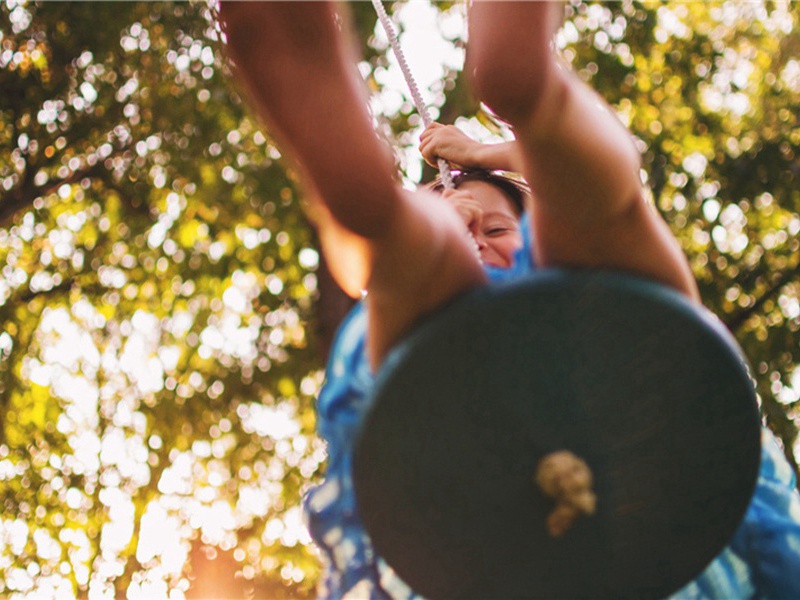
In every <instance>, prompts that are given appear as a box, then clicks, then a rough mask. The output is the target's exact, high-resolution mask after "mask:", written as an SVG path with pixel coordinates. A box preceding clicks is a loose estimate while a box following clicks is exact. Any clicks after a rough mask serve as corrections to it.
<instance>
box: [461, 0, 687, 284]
mask: <svg viewBox="0 0 800 600" xmlns="http://www.w3.org/2000/svg"><path fill="white" fill-rule="evenodd" d="M562 10H563V7H562V6H561V4H560V3H554V2H479V1H476V2H475V3H474V4H473V6H472V9H471V12H470V48H469V52H470V54H468V58H469V72H470V73H472V74H473V83H474V85H475V87H476V90H477V92H478V94H479V95H480V96H481V99H482V100H483V101H484V102H486V103H487V104H488V105H489V106H490V107H491V108H492V110H493V111H494V112H495V113H496V114H498V115H499V116H500V117H501V118H503V119H505V120H506V121H508V122H509V123H511V125H512V127H513V130H514V134H515V136H516V138H517V142H518V143H519V144H520V148H521V151H522V154H523V163H524V166H525V168H524V171H523V174H524V176H525V178H526V179H527V180H528V182H529V183H530V185H531V187H532V189H533V202H532V207H531V217H532V222H533V228H534V239H535V245H536V251H537V257H538V259H539V261H540V262H542V263H543V264H545V265H563V266H579V267H591V268H609V269H618V270H622V271H629V272H632V273H635V274H639V275H643V276H645V277H650V278H652V279H655V280H657V281H660V282H662V283H665V284H667V285H670V286H672V287H674V288H676V289H677V290H679V291H681V292H683V293H684V294H686V295H687V296H689V297H691V298H693V299H697V298H698V292H697V287H696V284H695V282H694V278H693V276H692V273H691V270H690V269H689V265H688V262H687V261H686V258H685V256H684V255H683V253H682V251H681V249H680V248H679V246H678V244H677V241H676V240H675V239H674V237H673V236H672V234H671V232H670V231H669V229H668V228H667V227H666V225H665V224H664V222H663V221H662V220H661V219H660V217H659V215H658V214H657V213H656V212H655V211H654V210H653V209H652V208H651V207H650V206H648V205H647V204H646V203H645V201H644V193H643V189H642V183H641V180H640V176H639V168H640V158H639V153H638V151H637V149H636V147H635V145H634V143H633V139H632V137H631V135H630V134H629V133H628V131H627V130H626V129H625V128H624V127H623V125H622V124H621V123H620V121H619V120H618V119H617V118H616V116H615V115H614V114H613V113H612V112H611V110H610V109H609V107H608V106H607V105H606V103H605V102H604V101H603V100H602V99H601V98H600V96H598V95H597V94H596V93H595V92H594V91H593V90H591V89H590V88H589V87H588V86H586V85H585V84H584V83H583V82H582V81H581V80H580V79H579V78H578V77H576V76H575V75H574V74H573V73H571V72H570V71H569V70H568V69H566V68H565V67H564V66H563V64H562V63H561V62H560V61H559V60H557V59H556V57H555V56H554V55H553V51H552V46H551V39H552V35H553V33H554V30H555V26H556V24H557V23H558V22H559V17H560V15H561V14H562Z"/></svg>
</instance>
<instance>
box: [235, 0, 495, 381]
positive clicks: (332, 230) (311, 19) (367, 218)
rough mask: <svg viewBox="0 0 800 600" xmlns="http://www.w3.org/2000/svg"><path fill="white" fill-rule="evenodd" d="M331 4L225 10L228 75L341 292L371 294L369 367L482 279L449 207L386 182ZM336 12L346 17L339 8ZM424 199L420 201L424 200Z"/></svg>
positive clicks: (385, 155)
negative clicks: (293, 182)
mask: <svg viewBox="0 0 800 600" xmlns="http://www.w3.org/2000/svg"><path fill="white" fill-rule="evenodd" d="M335 8H336V7H335V6H334V4H333V3H332V2H277V1H275V2H223V3H222V6H221V11H220V14H221V20H222V23H223V25H224V27H225V31H226V34H227V39H228V52H229V54H230V56H231V57H232V58H233V59H234V61H235V63H236V65H235V66H236V69H235V71H236V74H237V75H238V78H239V80H240V82H242V83H243V85H244V87H245V89H246V90H247V92H248V93H249V95H250V99H251V101H252V103H253V104H254V105H255V107H256V108H257V109H258V111H259V115H260V116H261V117H262V118H263V119H264V120H265V121H266V122H267V124H268V126H269V130H270V134H271V135H273V136H276V137H277V139H278V141H279V142H280V143H281V148H282V150H283V151H284V153H285V154H286V155H287V156H289V157H291V158H292V159H293V160H294V163H295V164H296V165H297V166H298V170H299V172H300V174H301V175H302V178H303V183H304V184H305V188H306V192H307V194H308V195H309V196H310V197H311V198H312V199H313V201H312V204H313V205H314V212H315V215H314V217H315V220H316V222H317V224H318V227H319V230H320V239H321V240H322V244H323V251H324V252H325V253H326V256H327V258H328V260H329V264H330V265H331V269H332V272H333V273H334V274H335V276H336V277H337V279H338V281H339V283H340V285H342V287H343V288H345V289H347V290H348V291H349V292H350V293H358V292H359V291H360V290H361V289H364V288H366V289H367V291H368V292H369V300H368V315H369V335H368V338H367V346H368V350H369V355H370V360H371V363H372V365H373V366H377V365H379V364H380V362H381V360H382V358H383V356H384V355H385V353H386V352H387V351H388V349H389V348H390V347H391V346H392V345H393V344H394V343H395V342H396V341H397V340H398V338H399V337H400V336H401V335H403V334H404V333H405V332H406V331H407V330H408V329H409V328H410V327H411V326H412V325H413V324H414V323H415V322H416V321H417V320H418V319H420V318H421V317H422V316H423V315H425V314H428V313H430V312H432V311H435V310H436V309H437V308H438V307H439V306H441V305H443V304H444V303H446V302H448V301H450V300H451V299H452V298H453V297H454V296H456V295H457V294H460V293H462V292H464V291H466V290H467V289H469V288H471V287H475V286H477V285H480V284H482V283H483V281H484V275H483V272H482V271H481V267H480V263H479V261H478V260H477V258H476V257H475V256H474V253H473V251H472V248H471V247H470V245H469V243H468V239H467V236H466V235H465V231H464V225H463V224H462V223H461V220H460V219H459V217H458V215H457V214H456V212H455V211H454V210H453V208H452V207H450V206H447V205H445V204H444V203H436V202H435V201H432V200H431V199H430V198H429V197H428V196H427V195H422V194H411V193H408V192H404V191H403V190H401V189H400V187H399V186H398V185H397V184H396V183H395V180H394V177H393V168H394V166H393V161H392V159H391V155H390V153H389V152H388V149H387V148H386V147H385V145H384V144H383V143H382V142H381V141H379V139H378V137H377V136H376V135H375V131H374V129H373V126H372V120H371V117H370V115H369V113H368V111H367V109H366V94H365V92H364V85H363V81H362V80H361V78H360V76H359V75H358V71H357V69H356V65H355V59H356V57H355V56H354V52H353V46H352V44H351V40H350V39H348V38H347V35H348V34H349V33H350V31H349V29H348V28H347V25H348V21H347V18H346V17H347V14H346V13H345V14H344V15H341V14H338V15H337V12H336V10H335ZM339 8H341V9H343V10H345V11H346V9H347V7H346V6H340V7H339ZM422 196H424V197H422Z"/></svg>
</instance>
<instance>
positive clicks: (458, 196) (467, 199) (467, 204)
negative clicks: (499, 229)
mask: <svg viewBox="0 0 800 600" xmlns="http://www.w3.org/2000/svg"><path fill="white" fill-rule="evenodd" d="M442 198H444V199H445V200H446V201H447V202H448V203H449V204H450V205H452V206H453V207H455V209H456V212H457V213H458V216H459V217H461V220H462V221H464V225H466V227H467V229H469V230H472V229H473V228H474V227H475V224H476V223H477V222H479V221H480V220H481V218H482V217H483V207H482V206H481V204H480V202H478V201H477V200H476V199H475V196H473V195H472V194H471V193H470V192H467V191H464V190H449V189H446V190H443V191H442Z"/></svg>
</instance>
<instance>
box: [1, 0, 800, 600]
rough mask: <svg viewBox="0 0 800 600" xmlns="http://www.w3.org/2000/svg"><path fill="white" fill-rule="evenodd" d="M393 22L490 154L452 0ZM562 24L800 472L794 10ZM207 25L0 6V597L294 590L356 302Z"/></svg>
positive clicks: (682, 9) (438, 99)
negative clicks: (303, 505) (337, 332)
mask: <svg viewBox="0 0 800 600" xmlns="http://www.w3.org/2000/svg"><path fill="white" fill-rule="evenodd" d="M386 7H387V9H388V10H389V11H390V12H391V13H392V14H393V15H394V17H395V19H396V21H397V23H398V25H399V27H400V29H401V31H402V34H401V42H402V44H403V46H404V49H405V51H406V53H407V54H408V58H409V62H410V63H411V68H412V71H414V73H415V75H416V76H417V77H418V79H419V82H420V84H421V87H422V88H423V95H424V96H425V97H426V101H428V102H429V103H430V109H431V114H432V116H434V118H435V119H437V120H440V121H441V122H443V123H455V124H456V125H458V126H459V127H461V128H462V129H463V130H464V131H466V132H467V133H468V134H470V135H472V136H473V137H476V138H478V139H481V140H483V141H499V140H502V139H509V133H508V132H507V131H506V130H505V129H504V127H503V126H502V124H498V123H497V122H495V121H494V120H493V119H492V118H491V116H490V115H489V114H488V113H487V112H486V111H484V110H483V109H482V108H481V106H480V105H479V104H478V103H476V102H475V100H474V99H473V98H472V97H471V96H470V95H469V93H468V90H467V89H466V86H465V84H464V79H465V78H464V77H462V74H461V68H462V64H463V54H464V51H463V47H464V42H465V29H466V27H465V5H464V4H463V3H453V2H435V3H430V2H428V1H427V0H414V1H412V2H407V3H403V2H398V3H387V4H386ZM350 9H351V12H352V16H353V22H354V24H355V29H356V31H357V36H358V40H357V43H358V44H359V45H360V48H361V49H362V52H363V56H364V60H363V62H362V63H360V65H359V68H360V70H361V73H362V75H363V76H364V78H365V81H366V84H367V85H368V86H369V88H370V90H371V92H372V94H373V95H372V100H371V103H370V106H371V109H372V112H373V114H374V118H375V124H376V128H377V129H378V131H379V132H380V133H381V134H382V135H383V136H384V138H385V139H386V141H387V143H389V144H391V145H392V147H393V148H394V151H395V156H396V162H397V167H398V170H399V172H401V173H402V179H403V182H404V184H406V185H408V186H413V185H414V184H415V183H416V182H419V181H424V180H427V179H430V178H431V177H432V175H433V173H432V172H431V170H430V169H429V167H427V166H424V165H423V162H422V161H421V158H420V156H419V154H418V152H417V151H416V145H417V143H418V135H419V133H420V131H421V121H420V119H419V117H418V115H416V114H415V113H414V112H413V110H412V105H411V102H410V98H409V95H408V92H407V90H406V89H405V87H404V84H403V82H402V79H401V78H400V76H399V70H398V68H397V65H396V61H395V59H394V57H393V56H391V55H390V53H387V46H388V44H387V41H386V36H385V34H384V33H383V32H382V30H380V25H378V27H377V28H376V16H375V13H374V11H373V8H372V6H371V4H369V3H367V2H354V3H351V4H350ZM567 10H568V13H569V17H568V19H567V21H566V23H565V25H564V27H563V29H562V30H561V32H560V34H559V36H558V40H557V43H558V46H559V48H560V49H561V50H562V52H563V55H564V58H565V60H566V61H567V62H569V63H571V64H572V66H573V67H574V69H575V70H576V71H577V72H578V73H579V74H580V76H581V77H582V78H584V79H585V80H587V81H589V82H590V83H591V84H592V85H593V86H594V87H595V88H597V89H598V90H599V91H600V93H601V94H602V95H603V96H604V97H605V98H606V99H607V100H608V101H609V102H610V103H611V104H612V105H613V106H614V107H615V109H616V111H617V112H618V114H619V116H620V118H621V119H622V121H623V122H624V123H625V124H626V125H627V126H628V127H630V129H631V130H632V131H633V133H634V135H635V136H636V137H637V140H638V144H639V146H640V149H641V151H642V153H643V156H644V167H643V169H642V178H643V180H645V181H646V182H647V183H648V184H649V186H650V188H651V189H652V201H653V202H654V204H655V206H656V208H657V209H658V210H659V211H660V212H661V213H662V214H663V215H664V217H665V219H666V220H667V222H668V223H669V224H670V226H671V227H672V229H673V231H674V232H675V234H676V235H677V236H678V238H679V240H680V243H681V244H682V246H683V248H684V250H685V251H686V252H687V254H688V255H689V257H690V260H691V264H692V267H693V269H694V272H695V275H696V277H697V279H698V281H699V284H700V289H701V292H702V295H703V299H704V301H705V303H706V304H707V306H709V307H710V308H711V309H712V310H713V311H714V312H715V313H716V314H717V315H718V316H719V318H720V319H721V320H722V321H723V322H724V323H725V324H726V325H727V326H728V327H729V328H730V329H731V330H732V331H733V333H734V334H735V336H736V337H737V338H738V340H739V341H740V343H741V344H742V346H743V347H744V349H745V351H746V353H747V355H748V356H749V357H750V361H751V363H752V366H753V371H754V373H753V375H754V377H755V379H756V381H757V385H758V391H759V394H760V397H761V400H762V403H763V413H764V416H765V420H766V422H767V424H768V425H769V426H770V427H771V428H772V429H773V430H774V431H775V432H776V433H777V434H778V436H779V437H780V438H781V439H782V440H783V443H784V446H785V449H786V453H787V456H788V457H789V460H790V462H791V464H792V465H793V466H794V468H795V470H796V469H797V460H796V458H795V456H800V453H798V450H800V446H798V443H797V428H798V424H799V423H800V410H798V405H799V404H800V369H799V368H798V360H800V336H798V333H797V331H798V329H799V328H800V300H799V298H800V252H798V250H799V249H800V240H798V232H800V214H798V213H800V189H798V182H800V179H798V177H800V163H798V159H797V157H796V154H797V153H798V151H799V150H800V123H799V122H798V109H800V35H798V32H797V25H798V23H797V21H798V10H800V9H799V8H798V5H797V4H794V3H791V2H788V1H765V0H761V1H756V0H754V1H752V2H738V1H729V2H632V1H628V0H625V1H620V2H577V1H573V2H571V3H570V4H569V5H568V9H567ZM213 13H214V10H213V6H209V5H208V4H207V3H206V2H188V3H186V2H180V3H151V2H121V3H117V2H83V3H81V2H75V3H72V2H71V3H50V2H43V3H34V2H31V3H28V2H22V1H18V0H5V1H4V2H3V3H2V5H0V268H1V269H2V276H0V415H1V416H2V426H0V501H2V515H1V517H0V595H1V596H4V597H6V596H7V597H17V596H20V597H21V596H31V595H32V596H38V597H54V596H57V597H59V598H61V597H65V598H66V597H72V596H77V597H87V596H93V597H96V596H117V597H131V598H137V597H139V598H156V597H170V598H172V597H176V598H180V597H224V598H232V597H257V598H281V597H296V598H305V597H313V595H314V586H315V582H316V579H317V573H318V570H319V558H318V556H317V554H316V553H315V550H314V549H313V547H311V546H310V540H309V537H308V534H307V532H306V531H305V529H304V526H303V521H302V515H301V511H300V509H299V503H300V499H301V497H302V495H303V493H304V492H305V490H307V489H308V488H309V487H310V486H311V485H313V484H314V482H315V481H317V480H318V479H319V478H320V477H321V476H322V474H323V472H324V462H325V448H324V446H323V445H322V444H321V443H320V441H319V440H318V439H317V438H316V437H315V434H314V419H315V418H314V397H315V395H316V394H317V392H318V390H319V387H320V385H321V383H322V379H323V374H322V368H323V365H324V360H325V357H326V354H327V348H328V346H329V344H330V340H331V336H332V334H333V331H334V329H335V327H336V325H337V323H338V321H339V320H340V319H341V317H342V316H343V315H344V314H345V312H346V311H347V310H348V308H349V307H350V305H351V301H350V300H349V299H347V298H346V297H344V296H343V295H342V293H341V292H340V291H339V290H338V289H337V288H336V287H335V285H333V283H332V282H331V280H330V277H329V275H328V274H327V269H326V268H325V265H324V263H323V262H322V260H321V258H320V255H319V252H318V248H317V244H316V240H315V238H314V235H313V232H312V231H311V230H310V229H309V227H308V224H307V222H306V219H305V217H304V215H303V210H302V207H303V198H302V193H301V191H300V190H299V188H298V186H297V182H296V177H295V174H294V173H293V172H292V171H291V169H289V168H287V166H286V165H285V164H284V163H283V162H282V160H281V154H280V151H279V150H278V148H276V147H275V146H274V145H273V143H272V140H271V138H270V132H269V131H268V130H265V129H264V128H263V127H262V126H261V125H260V124H259V123H258V122H257V121H256V120H255V119H254V118H253V117H252V116H251V115H250V114H249V113H248V111H247V110H246V107H245V106H244V105H243V102H242V100H241V99H240V97H239V95H237V92H236V88H235V85H234V84H233V83H232V81H231V79H230V74H229V68H228V67H227V66H226V63H225V59H224V55H223V40H222V36H221V34H220V31H219V28H218V26H217V25H216V23H215V21H214V15H213ZM676 376H680V374H679V373H676Z"/></svg>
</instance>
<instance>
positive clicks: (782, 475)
mask: <svg viewBox="0 0 800 600" xmlns="http://www.w3.org/2000/svg"><path fill="white" fill-rule="evenodd" d="M526 230H527V228H523V233H524V235H523V238H524V244H523V247H522V248H521V249H520V250H519V251H518V252H517V254H516V256H515V262H514V266H513V267H512V268H511V269H493V268H487V272H488V275H489V278H490V279H491V280H492V281H493V282H499V281H508V280H513V279H516V278H518V277H520V276H523V275H526V274H529V273H531V272H532V271H533V270H534V268H535V267H534V265H533V261H532V259H531V251H530V246H531V244H530V236H529V234H528V232H527V231H526ZM366 317H367V315H366V310H365V308H364V305H363V303H361V304H358V305H357V306H356V307H355V308H354V309H353V310H352V311H351V313H350V314H349V315H348V316H347V317H346V319H345V320H344V322H343V323H342V325H341V326H340V328H339V332H338V334H337V338H336V341H335V342H334V346H333V349H332V351H331V358H330V360H329V363H328V368H327V381H326V384H325V386H324V388H323V390H322V392H321V394H320V396H319V399H318V406H317V410H318V431H319V434H320V435H321V436H322V437H323V438H324V439H325V440H326V441H327V443H328V468H327V474H326V477H325V480H324V481H323V482H322V484H320V485H319V486H318V487H316V488H314V489H313V490H311V492H309V494H308V496H307V497H306V500H305V509H306V516H307V519H308V526H309V531H310V533H311V536H312V537H313V539H314V541H315V542H316V544H317V545H318V546H319V548H320V549H321V550H322V554H323V556H324V559H325V563H326V564H325V575H324V578H323V582H322V584H321V590H320V596H321V597H324V598H331V599H336V598H357V599H366V598H370V599H384V598H392V599H409V600H413V599H418V598H421V597H420V596H419V595H417V594H415V593H414V592H413V591H412V590H411V589H410V588H409V587H408V586H407V585H406V584H405V583H404V582H403V581H402V580H401V579H400V578H399V577H398V576H397V575H396V574H395V573H394V571H393V570H392V569H391V567H389V566H388V565H387V564H386V562H385V561H383V560H382V559H381V558H380V557H379V556H377V555H376V553H375V552H374V550H373V548H372V544H371V542H370V539H369V536H368V535H367V532H366V531H365V529H364V526H363V524H362V523H361V519H360V518H359V515H358V511H357V508H356V499H355V493H354V490H353V474H352V471H353V470H352V462H353V450H354V448H353V445H354V443H355V439H356V433H357V431H358V427H359V424H360V422H361V420H362V419H363V417H364V415H365V413H366V411H367V410H368V408H369V406H370V402H371V392H372V388H373V384H374V377H373V375H372V373H371V372H370V369H369V365H368V361H367V357H366V348H365V342H364V339H365V334H366V329H367V318H366ZM672 598H673V599H681V600H683V599H686V600H694V599H698V600H699V599H705V598H800V495H798V493H797V490H796V488H795V478H794V472H793V471H792V469H791V467H790V466H789V464H788V462H787V461H786V459H785V457H784V456H783V453H782V451H781V449H780V447H779V445H778V443H777V441H776V440H775V438H774V436H773V435H772V434H771V433H769V431H768V430H766V429H764V430H763V435H762V451H761V470H760V472H759V477H758V483H757V487H756V491H755V495H754V497H753V500H752V502H751V504H750V507H749V509H748V510H747V513H746V515H745V518H744V521H743V522H742V524H741V525H740V527H739V529H738V530H737V532H736V534H735V535H734V537H733V539H732V541H731V543H730V545H729V546H728V547H727V548H725V550H723V551H722V552H721V553H720V555H719V556H718V557H717V558H716V559H714V561H713V562H712V563H711V564H710V565H709V566H708V567H707V568H706V570H705V571H704V572H703V573H702V574H701V575H700V576H699V577H697V578H696V579H695V580H694V581H692V582H691V583H689V584H688V585H687V586H685V587H684V588H683V589H681V590H680V591H678V592H677V593H676V594H674V595H673V596H672Z"/></svg>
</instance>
